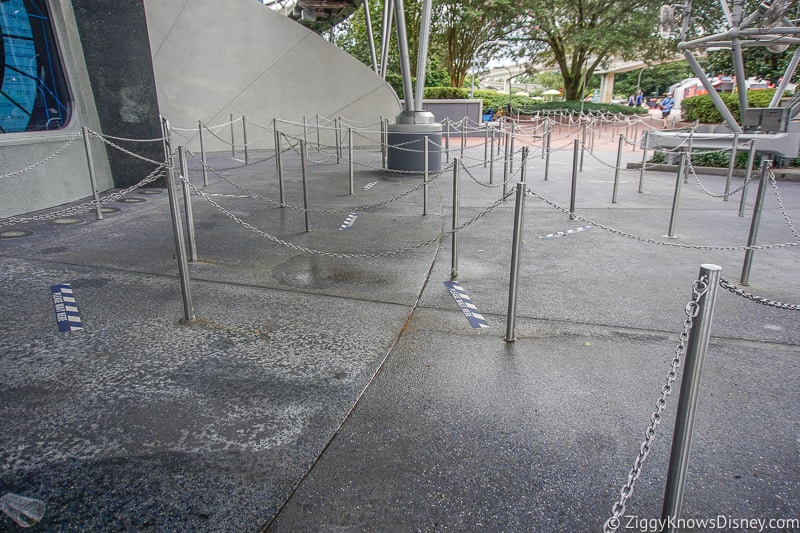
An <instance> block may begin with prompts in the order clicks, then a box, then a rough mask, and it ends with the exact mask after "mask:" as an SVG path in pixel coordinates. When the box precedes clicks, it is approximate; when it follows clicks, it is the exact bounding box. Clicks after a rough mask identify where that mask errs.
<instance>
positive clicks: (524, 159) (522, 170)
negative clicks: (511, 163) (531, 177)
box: [519, 146, 530, 183]
mask: <svg viewBox="0 0 800 533" xmlns="http://www.w3.org/2000/svg"><path fill="white" fill-rule="evenodd" d="M529 153H530V149H529V148H528V147H527V146H523V147H522V160H521V162H520V164H521V165H522V166H521V167H520V168H519V181H521V182H523V183H524V182H525V177H526V176H527V175H528V154H529Z"/></svg>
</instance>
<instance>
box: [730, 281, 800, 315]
mask: <svg viewBox="0 0 800 533" xmlns="http://www.w3.org/2000/svg"><path fill="white" fill-rule="evenodd" d="M719 286H720V287H722V288H723V289H725V290H727V291H728V292H730V293H731V294H735V295H736V296H741V297H742V298H745V299H747V300H750V301H753V302H755V303H758V304H761V305H765V306H767V307H775V308H777V309H786V310H788V311H800V305H798V304H786V303H782V302H776V301H775V300H770V299H769V298H764V297H763V296H756V295H755V294H752V293H749V292H747V291H745V290H743V289H740V288H738V287H734V286H733V285H731V284H730V282H729V281H728V280H726V279H724V278H721V279H720V280H719Z"/></svg>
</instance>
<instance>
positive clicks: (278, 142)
mask: <svg viewBox="0 0 800 533" xmlns="http://www.w3.org/2000/svg"><path fill="white" fill-rule="evenodd" d="M281 135H282V134H281V133H280V132H278V134H277V135H276V138H275V142H276V144H275V160H276V161H277V164H278V197H279V200H280V204H281V207H286V200H285V198H284V188H283V163H281V151H282V148H281Z"/></svg>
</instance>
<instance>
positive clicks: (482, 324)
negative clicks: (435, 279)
mask: <svg viewBox="0 0 800 533" xmlns="http://www.w3.org/2000/svg"><path fill="white" fill-rule="evenodd" d="M444 285H445V287H447V290H448V291H450V294H451V296H452V297H453V299H454V300H455V301H456V303H457V304H458V307H460V308H461V311H463V312H464V316H466V317H467V320H468V321H469V324H470V325H471V326H472V327H473V328H488V327H489V323H488V322H487V321H486V319H485V318H483V315H482V314H480V313H479V312H478V308H477V306H476V305H475V304H474V303H472V300H471V299H470V297H469V295H468V294H467V291H465V290H464V288H463V287H462V286H461V284H460V283H458V282H457V281H445V282H444Z"/></svg>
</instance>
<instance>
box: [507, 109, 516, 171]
mask: <svg viewBox="0 0 800 533" xmlns="http://www.w3.org/2000/svg"><path fill="white" fill-rule="evenodd" d="M516 128H517V123H516V122H514V121H511V136H510V137H509V142H510V144H511V148H510V149H509V153H510V154H511V158H510V159H509V160H508V172H509V174H513V173H514V144H515V143H514V142H515V141H516V139H517V135H516Z"/></svg>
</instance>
